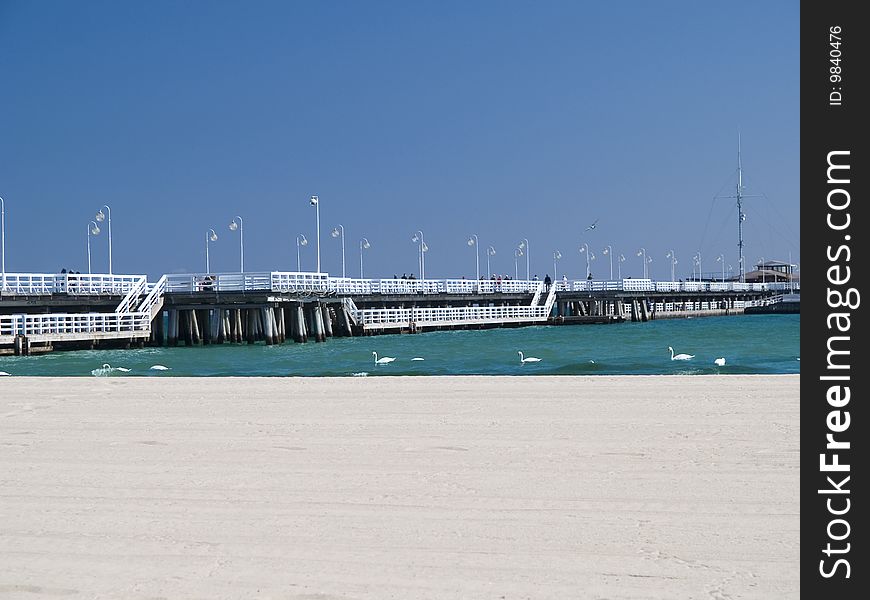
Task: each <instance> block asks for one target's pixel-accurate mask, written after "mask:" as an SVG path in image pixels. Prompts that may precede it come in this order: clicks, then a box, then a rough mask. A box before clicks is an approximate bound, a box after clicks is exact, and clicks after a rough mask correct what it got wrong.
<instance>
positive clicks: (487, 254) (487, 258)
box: [486, 246, 495, 275]
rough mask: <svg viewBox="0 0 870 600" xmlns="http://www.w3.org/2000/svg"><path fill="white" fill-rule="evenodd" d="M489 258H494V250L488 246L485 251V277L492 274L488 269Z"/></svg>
mask: <svg viewBox="0 0 870 600" xmlns="http://www.w3.org/2000/svg"><path fill="white" fill-rule="evenodd" d="M490 256H495V248H493V247H492V246H490V247H489V248H487V249H486V273H487V275H492V274H493V273H492V271H491V270H490V267H489V257H490Z"/></svg>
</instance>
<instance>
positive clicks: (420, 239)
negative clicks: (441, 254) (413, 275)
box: [411, 231, 429, 281]
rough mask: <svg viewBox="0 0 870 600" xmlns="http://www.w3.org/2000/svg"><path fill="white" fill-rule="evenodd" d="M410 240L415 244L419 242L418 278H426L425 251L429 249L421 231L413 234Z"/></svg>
mask: <svg viewBox="0 0 870 600" xmlns="http://www.w3.org/2000/svg"><path fill="white" fill-rule="evenodd" d="M411 241H412V242H414V243H415V244H420V261H419V265H420V280H421V281H422V280H424V279H426V254H425V253H426V252H427V251H428V250H429V246H427V245H426V242H424V241H423V232H422V231H418V232H417V233H415V234H414V237H412V238H411Z"/></svg>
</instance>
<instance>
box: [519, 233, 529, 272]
mask: <svg viewBox="0 0 870 600" xmlns="http://www.w3.org/2000/svg"><path fill="white" fill-rule="evenodd" d="M520 250H522V251H523V254H525V255H526V281H529V280H531V277H530V276H529V254H531V248H530V247H529V240H528V239H526V238H523V239H522V240H521V241H520Z"/></svg>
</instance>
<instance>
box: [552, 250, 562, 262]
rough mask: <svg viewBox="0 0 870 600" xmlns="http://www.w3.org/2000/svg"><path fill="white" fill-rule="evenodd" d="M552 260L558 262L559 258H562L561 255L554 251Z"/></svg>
mask: <svg viewBox="0 0 870 600" xmlns="http://www.w3.org/2000/svg"><path fill="white" fill-rule="evenodd" d="M553 258H555V259H556V260H559V259H560V258H562V253H561V252H559V251H558V250H556V251H555V252H553Z"/></svg>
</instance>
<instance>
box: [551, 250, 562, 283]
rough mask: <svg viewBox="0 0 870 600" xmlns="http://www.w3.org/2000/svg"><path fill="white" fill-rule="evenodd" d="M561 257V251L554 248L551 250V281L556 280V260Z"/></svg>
mask: <svg viewBox="0 0 870 600" xmlns="http://www.w3.org/2000/svg"><path fill="white" fill-rule="evenodd" d="M560 258H562V253H561V252H559V251H558V250H556V251H555V252H553V282H555V281H556V261H557V260H559V259H560Z"/></svg>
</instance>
